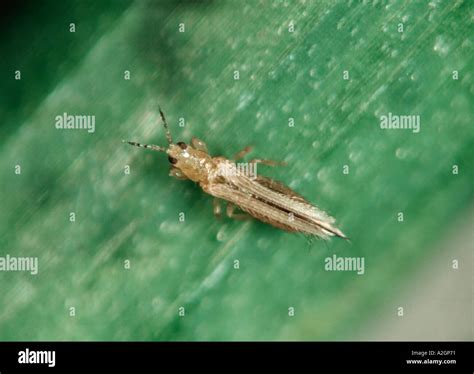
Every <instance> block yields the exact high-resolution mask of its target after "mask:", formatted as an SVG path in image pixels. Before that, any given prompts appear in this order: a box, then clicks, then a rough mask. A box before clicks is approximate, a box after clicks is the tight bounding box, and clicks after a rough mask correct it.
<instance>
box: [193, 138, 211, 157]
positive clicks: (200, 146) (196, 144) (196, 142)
mask: <svg viewBox="0 0 474 374" xmlns="http://www.w3.org/2000/svg"><path fill="white" fill-rule="evenodd" d="M191 145H192V146H193V148H194V149H197V150H198V151H203V152H206V153H208V152H207V145H206V143H204V142H203V141H202V140H201V139H198V138H192V139H191Z"/></svg>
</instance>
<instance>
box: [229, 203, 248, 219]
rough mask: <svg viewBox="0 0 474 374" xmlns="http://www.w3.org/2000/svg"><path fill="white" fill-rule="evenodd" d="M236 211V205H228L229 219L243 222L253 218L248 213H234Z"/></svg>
mask: <svg viewBox="0 0 474 374" xmlns="http://www.w3.org/2000/svg"><path fill="white" fill-rule="evenodd" d="M234 210H235V205H234V204H232V203H227V208H226V214H227V217H229V218H233V219H237V220H241V221H243V220H247V219H250V218H252V217H251V216H250V215H248V214H247V213H234Z"/></svg>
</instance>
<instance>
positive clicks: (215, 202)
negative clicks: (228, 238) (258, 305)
mask: <svg viewBox="0 0 474 374" xmlns="http://www.w3.org/2000/svg"><path fill="white" fill-rule="evenodd" d="M212 207H213V211H214V215H215V216H216V217H217V218H222V215H221V211H222V209H221V201H220V200H219V199H218V198H217V197H215V198H214V200H212Z"/></svg>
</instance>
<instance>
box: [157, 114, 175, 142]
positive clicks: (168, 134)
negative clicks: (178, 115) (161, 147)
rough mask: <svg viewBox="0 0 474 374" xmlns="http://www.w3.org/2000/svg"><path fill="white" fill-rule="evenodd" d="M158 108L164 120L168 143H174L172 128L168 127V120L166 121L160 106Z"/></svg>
mask: <svg viewBox="0 0 474 374" xmlns="http://www.w3.org/2000/svg"><path fill="white" fill-rule="evenodd" d="M158 109H159V111H160V116H161V120H162V121H163V126H164V128H165V134H166V139H167V140H168V144H173V138H172V137H171V133H170V129H169V127H168V122H166V117H165V114H164V113H163V111H162V110H161V108H160V107H158Z"/></svg>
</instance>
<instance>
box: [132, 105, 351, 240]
mask: <svg viewBox="0 0 474 374" xmlns="http://www.w3.org/2000/svg"><path fill="white" fill-rule="evenodd" d="M160 115H161V119H162V122H163V126H164V128H165V133H166V139H167V140H168V147H167V148H165V147H161V146H158V145H151V144H140V143H137V142H131V141H125V140H124V141H123V142H125V143H128V144H130V145H134V146H137V147H142V148H146V149H151V150H153V151H159V152H165V153H167V154H168V160H169V162H170V163H171V169H170V173H169V174H170V176H173V177H175V178H178V179H190V180H192V181H194V182H196V183H198V184H199V186H200V187H201V188H202V189H203V191H204V192H206V193H208V194H209V195H212V196H214V198H215V199H214V213H215V214H217V215H219V214H220V202H219V199H221V200H225V201H227V203H228V204H227V215H228V216H229V217H234V218H237V219H243V218H246V217H248V215H250V216H252V217H254V218H256V219H258V220H260V221H262V222H265V223H268V224H270V225H272V226H275V227H277V228H280V229H282V230H285V231H289V232H299V233H303V234H308V235H314V236H316V237H320V238H323V239H328V238H329V237H331V236H338V237H340V238H344V239H347V237H346V236H345V235H344V234H343V233H342V232H341V231H340V230H339V229H338V228H336V227H335V226H334V222H335V219H334V218H332V217H330V216H329V215H328V214H327V213H325V212H324V211H322V210H320V209H319V208H317V207H316V206H314V205H313V204H311V203H310V202H308V201H307V200H306V199H305V198H303V197H302V196H301V195H299V194H297V193H296V192H294V191H293V190H292V189H290V188H289V187H287V186H285V185H284V184H282V183H280V182H277V181H275V180H273V179H269V178H266V177H263V176H260V175H258V176H257V175H255V176H249V175H245V174H243V173H240V172H238V170H236V168H237V166H236V163H235V161H236V160H238V159H240V158H242V157H243V156H244V155H246V154H247V153H249V152H250V151H251V147H247V148H245V149H244V150H242V151H241V152H239V153H238V154H237V155H236V156H235V157H234V160H229V159H226V158H225V157H212V156H210V155H209V153H208V151H207V146H206V144H205V143H204V142H203V141H201V140H199V139H197V138H193V139H192V140H191V144H186V143H183V142H177V143H173V139H172V137H171V133H170V131H169V127H168V123H167V122H166V118H165V115H164V114H163V112H162V111H161V109H160ZM258 163H261V164H265V165H270V166H275V165H278V164H279V163H278V162H275V161H270V160H262V159H254V160H252V161H250V162H249V164H253V165H255V166H256V164H258ZM235 207H238V208H240V209H241V210H242V211H243V212H245V213H237V214H235V213H234V210H235ZM246 213H247V214H246Z"/></svg>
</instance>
